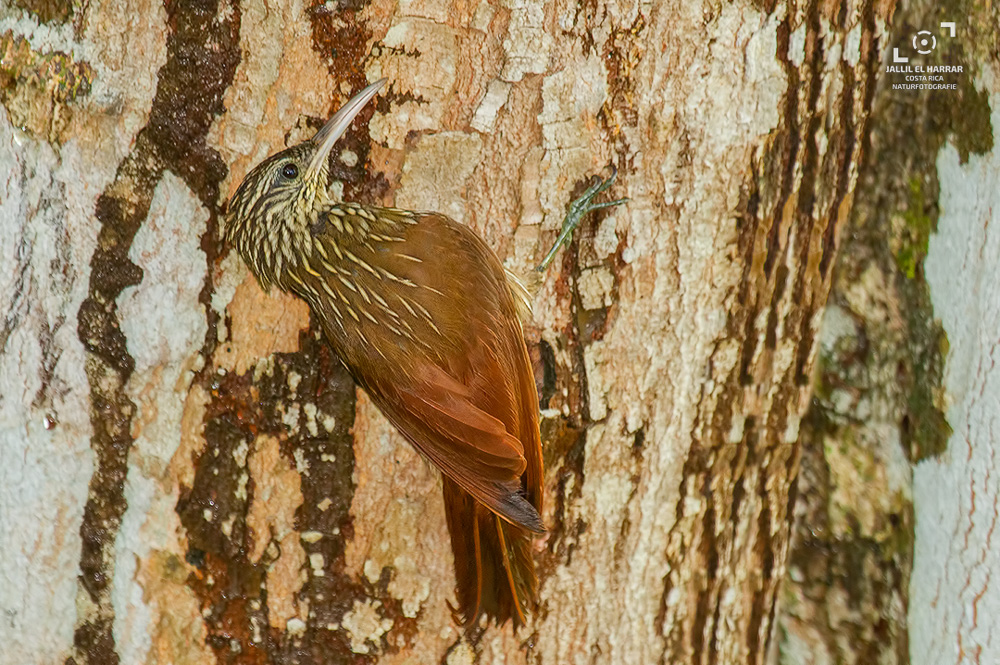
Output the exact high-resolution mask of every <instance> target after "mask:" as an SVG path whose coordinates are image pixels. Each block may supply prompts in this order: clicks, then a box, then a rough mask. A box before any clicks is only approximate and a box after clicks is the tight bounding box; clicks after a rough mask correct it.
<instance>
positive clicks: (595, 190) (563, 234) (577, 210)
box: [535, 165, 628, 272]
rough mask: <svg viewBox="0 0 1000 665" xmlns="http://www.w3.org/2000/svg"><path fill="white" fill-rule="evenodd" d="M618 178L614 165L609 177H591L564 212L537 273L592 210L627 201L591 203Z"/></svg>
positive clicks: (545, 266)
mask: <svg viewBox="0 0 1000 665" xmlns="http://www.w3.org/2000/svg"><path fill="white" fill-rule="evenodd" d="M617 177H618V169H617V168H615V166H614V165H611V175H610V176H608V177H607V178H603V179H602V178H601V177H600V176H597V175H595V176H593V178H592V179H591V183H590V187H588V188H587V190H586V191H585V192H584V193H583V194H581V195H580V196H579V198H577V199H576V200H574V201H573V202H572V203H570V204H569V209H568V210H567V211H566V216H565V217H564V218H563V223H562V229H560V231H559V237H557V238H556V241H555V244H553V245H552V249H550V250H549V252H548V254H546V255H545V258H544V259H542V262H541V263H539V264H538V266H537V267H536V268H535V270H537V271H538V272H543V271H544V270H545V269H546V268H548V267H549V264H550V263H552V259H554V258H555V256H556V253H557V252H558V251H559V248H560V247H562V246H563V245H565V244H567V243H568V242H569V240H570V237H571V236H572V235H573V231H575V230H576V227H578V226H580V222H582V221H583V218H584V217H586V216H587V214H588V213H590V212H593V211H594V210H600V209H601V208H611V207H613V206H617V205H621V204H622V203H625V202H626V201H628V198H621V199H615V200H614V201H605V202H604V203H593V200H594V197H596V196H597V195H598V194H600V193H601V192H604V191H605V190H607V189H608V188H609V187H611V185H613V184H614V182H615V179H616V178H617Z"/></svg>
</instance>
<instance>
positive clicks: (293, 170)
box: [281, 162, 299, 180]
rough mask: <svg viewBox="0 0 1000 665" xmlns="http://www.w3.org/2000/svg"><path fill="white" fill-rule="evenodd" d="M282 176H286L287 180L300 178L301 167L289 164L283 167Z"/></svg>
mask: <svg viewBox="0 0 1000 665" xmlns="http://www.w3.org/2000/svg"><path fill="white" fill-rule="evenodd" d="M281 175H282V176H284V177H285V179H286V180H295V179H296V178H298V177H299V167H297V166H296V165H295V164H292V163H291V162H289V163H288V164H285V165H284V166H282V167H281Z"/></svg>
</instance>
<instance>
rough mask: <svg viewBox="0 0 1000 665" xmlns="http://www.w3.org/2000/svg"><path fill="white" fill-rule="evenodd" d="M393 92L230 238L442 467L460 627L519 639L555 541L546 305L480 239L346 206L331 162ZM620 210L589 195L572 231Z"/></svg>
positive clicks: (267, 169) (423, 215)
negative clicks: (539, 547) (544, 435)
mask: <svg viewBox="0 0 1000 665" xmlns="http://www.w3.org/2000/svg"><path fill="white" fill-rule="evenodd" d="M385 82H386V79H381V80H379V81H375V82H374V83H372V84H370V85H368V86H367V87H365V88H364V89H363V90H361V91H360V92H358V93H357V94H356V95H354V96H353V97H352V98H351V99H350V100H349V101H348V102H347V103H346V104H345V105H344V106H343V107H342V108H341V109H340V110H339V111H337V113H335V114H334V115H333V116H332V117H331V118H330V120H329V121H328V122H327V123H326V124H325V125H324V126H323V127H322V128H321V129H320V130H319V131H318V132H317V133H316V134H315V135H314V136H313V137H312V138H310V139H308V140H306V141H304V142H302V143H299V144H297V145H294V146H291V147H289V148H286V149H284V150H282V151H280V152H278V153H276V154H274V155H272V156H271V157H268V158H267V159H265V160H264V161H263V162H261V163H260V164H259V165H257V166H256V167H254V168H253V169H252V170H251V171H250V172H249V173H248V174H247V175H246V177H245V178H244V179H243V181H242V182H241V184H240V185H239V187H238V188H237V189H236V191H235V193H234V194H233V196H232V197H231V198H230V200H229V202H228V204H227V207H226V214H225V216H224V231H223V236H224V240H225V241H226V242H227V243H228V244H229V245H230V246H231V247H233V248H235V250H236V251H237V253H238V254H239V255H240V257H241V258H242V259H243V261H244V262H245V263H246V265H247V266H248V268H249V269H250V271H251V272H252V273H253V275H254V276H255V278H256V279H257V281H258V282H259V283H260V286H261V287H262V288H263V289H264V290H265V291H267V290H268V289H270V288H271V287H276V288H278V289H280V290H282V291H285V292H289V293H292V294H294V295H296V296H298V297H300V298H302V299H303V300H304V301H305V302H306V303H307V304H308V305H309V308H310V310H311V312H312V314H313V316H314V318H315V319H316V320H317V321H318V322H319V324H320V327H321V328H322V332H323V336H324V337H325V339H326V341H327V343H328V344H329V345H330V347H331V348H332V349H333V351H334V352H335V353H336V355H337V356H338V357H339V358H340V360H341V361H342V363H343V364H344V366H345V367H346V368H347V370H348V372H349V373H350V374H351V376H352V377H353V378H354V380H355V381H356V382H357V384H358V385H360V386H361V387H362V388H363V389H364V391H365V392H366V393H367V394H368V395H369V397H370V398H371V400H372V402H374V404H375V405H376V406H377V407H378V409H379V410H380V411H381V412H382V414H383V415H384V416H385V417H386V418H387V419H388V421H389V422H390V423H392V425H393V426H395V428H396V429H397V430H398V431H399V432H400V433H401V434H402V435H403V437H404V438H405V439H406V440H407V441H408V442H409V443H410V444H412V445H413V447H414V448H416V449H417V450H418V451H419V452H420V453H421V454H422V455H423V456H424V457H425V458H426V459H428V460H429V461H430V462H431V463H432V464H433V465H434V466H435V467H437V468H438V469H439V470H440V471H441V473H442V491H443V497H444V505H445V517H446V522H447V526H448V530H449V533H450V538H451V546H452V552H453V555H454V567H455V577H456V595H457V600H458V608H457V610H456V612H457V615H458V617H457V618H458V619H459V620H460V621H462V622H464V623H465V624H466V625H467V626H470V627H471V626H476V625H478V624H479V622H480V618H481V617H482V616H485V617H486V618H487V621H495V622H496V624H497V625H503V624H505V623H506V622H507V621H508V620H510V621H511V622H512V623H513V624H514V628H515V629H517V628H518V627H519V626H521V625H523V624H524V623H525V622H526V616H527V615H528V614H529V613H530V612H532V611H533V610H534V608H535V606H536V604H537V594H538V581H537V576H536V573H535V565H534V557H533V552H532V550H533V539H534V538H535V537H537V536H539V535H541V534H543V533H544V532H545V525H544V523H543V520H542V517H541V515H542V512H543V493H544V492H543V485H544V470H543V463H542V447H541V437H540V434H539V424H538V422H539V411H538V408H539V407H538V396H537V392H536V387H535V379H534V372H533V370H532V366H531V362H530V359H529V354H528V350H527V346H526V344H525V339H524V329H523V324H522V319H523V317H525V316H526V315H527V314H526V312H530V296H529V295H528V293H527V291H526V289H525V288H524V287H523V286H522V285H521V282H520V281H519V280H518V279H517V278H516V277H515V276H514V275H512V274H511V273H510V272H508V271H507V270H506V269H505V268H504V266H503V264H502V263H501V261H500V259H499V258H498V257H497V255H496V254H495V253H494V252H493V251H492V249H490V247H489V246H488V245H487V244H486V242H485V241H483V239H482V238H480V237H479V236H478V235H477V234H476V233H475V232H474V231H472V230H471V229H470V228H469V227H467V226H464V225H462V224H460V223H458V222H456V221H454V220H452V219H450V218H449V217H447V216H445V215H442V214H439V213H434V212H416V211H410V210H403V209H399V208H391V207H378V206H370V205H362V204H359V203H354V202H347V201H341V200H337V199H336V198H335V197H334V196H333V195H332V194H331V191H330V189H329V179H330V172H329V154H330V152H331V150H332V148H333V146H334V144H335V143H336V142H337V140H338V139H339V138H340V137H341V136H342V135H343V134H344V132H346V130H347V129H348V127H349V126H350V125H351V122H352V121H353V120H354V118H355V117H356V116H357V114H358V113H359V112H360V111H361V110H362V109H363V108H364V107H365V105H366V104H367V103H368V102H369V101H371V99H372V98H373V97H374V96H375V94H376V93H377V92H378V91H379V90H380V89H381V88H382V86H383V85H384V84H385ZM613 177H614V176H612V179H611V180H613ZM608 184H609V183H607V181H604V182H602V183H600V184H595V185H593V186H592V187H591V188H589V189H588V190H587V193H586V194H590V195H591V196H590V198H592V197H593V195H596V193H599V191H603V189H601V187H603V188H605V189H606V187H607V186H608ZM612 204H617V202H614V203H612ZM606 205H611V204H596V205H594V204H590V199H589V198H588V199H586V203H585V204H583V205H580V206H577V209H576V213H575V214H576V217H574V219H569V217H570V216H568V220H569V221H568V225H569V226H572V225H573V223H579V219H578V218H580V217H582V215H583V214H586V212H589V210H592V209H595V208H597V207H605V206H606ZM571 216H572V215H571ZM568 225H567V223H564V226H563V233H562V234H560V240H559V241H558V242H557V244H556V246H555V247H554V248H553V250H552V251H551V252H550V253H549V256H547V257H546V263H547V262H548V261H550V260H551V256H552V255H553V254H554V252H555V250H556V249H558V246H559V245H560V243H562V242H565V238H566V237H567V236H568V233H567V232H566V230H567V228H568ZM539 269H543V266H541V265H540V266H539Z"/></svg>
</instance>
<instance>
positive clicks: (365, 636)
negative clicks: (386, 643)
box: [340, 600, 393, 653]
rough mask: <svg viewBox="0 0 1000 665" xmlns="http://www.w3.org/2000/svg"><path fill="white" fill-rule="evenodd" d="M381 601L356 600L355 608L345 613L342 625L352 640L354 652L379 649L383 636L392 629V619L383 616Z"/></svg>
mask: <svg viewBox="0 0 1000 665" xmlns="http://www.w3.org/2000/svg"><path fill="white" fill-rule="evenodd" d="M381 606H382V604H381V603H380V602H379V601H377V600H376V601H365V602H362V601H360V600H355V601H354V608H353V609H351V610H349V611H348V612H347V613H345V614H344V618H343V619H342V620H341V622H340V623H341V625H342V626H343V628H344V630H345V631H347V635H348V637H349V638H350V640H351V651H353V652H354V653H373V652H376V651H378V650H379V646H378V645H379V644H380V643H381V641H382V636H383V635H385V634H386V633H387V632H389V631H390V630H392V623H393V621H392V619H389V618H382V616H381V614H380V613H379V608H380V607H381Z"/></svg>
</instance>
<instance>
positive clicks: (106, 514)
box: [69, 2, 239, 664]
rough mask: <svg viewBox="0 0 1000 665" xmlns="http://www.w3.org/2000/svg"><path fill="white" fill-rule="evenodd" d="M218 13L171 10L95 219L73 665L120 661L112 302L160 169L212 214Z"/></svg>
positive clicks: (225, 27) (119, 365) (121, 399)
mask: <svg viewBox="0 0 1000 665" xmlns="http://www.w3.org/2000/svg"><path fill="white" fill-rule="evenodd" d="M216 9H217V7H216V5H215V3H214V2H208V3H204V2H193V3H184V2H176V3H171V4H170V5H169V6H168V17H169V22H168V25H169V28H170V30H171V33H170V35H169V36H168V39H167V62H166V64H165V65H164V67H163V68H162V69H161V70H160V73H159V82H158V85H157V91H156V96H155V98H154V100H153V104H152V108H151V111H150V119H149V122H148V123H147V124H146V126H145V127H144V128H143V129H142V130H141V131H140V132H139V135H138V136H137V138H136V145H135V148H134V150H133V151H132V153H131V154H130V155H129V156H128V157H126V159H125V160H124V161H123V162H122V164H121V165H120V166H119V168H118V171H117V173H116V175H115V180H114V182H113V183H112V184H111V185H110V186H109V187H108V188H107V189H106V190H105V192H104V193H103V194H102V195H101V196H100V198H99V199H98V203H97V208H96V211H95V214H96V216H97V219H98V221H99V222H100V224H101V229H100V232H99V236H98V250H97V251H95V253H94V256H93V257H92V259H91V277H90V287H89V293H88V297H87V298H86V300H84V302H83V304H82V305H81V307H80V311H79V314H78V317H79V328H78V335H79V338H80V341H81V342H82V343H83V344H84V346H85V348H86V349H87V351H88V354H89V358H88V360H87V363H86V371H87V379H88V381H89V383H90V391H91V403H92V408H91V423H92V426H93V430H94V434H93V436H92V438H91V447H92V449H93V450H94V454H95V457H96V467H97V469H96V472H95V473H94V475H93V476H92V477H91V481H90V493H89V498H88V500H87V504H86V506H85V507H84V517H83V523H82V525H81V527H80V535H81V539H82V541H83V543H82V547H81V553H80V580H81V583H82V584H83V586H84V588H85V589H86V590H87V592H88V594H89V596H90V600H91V602H93V603H94V604H95V605H96V606H97V611H96V612H95V613H94V618H91V619H88V620H87V621H85V622H84V623H83V624H82V625H80V626H79V627H78V628H77V631H76V635H75V639H74V644H75V647H76V648H75V653H74V655H73V656H72V657H71V658H70V659H69V661H70V662H73V663H102V664H104V663H117V662H118V656H117V654H116V653H115V647H114V637H113V635H112V630H111V625H112V622H113V610H112V608H111V604H110V598H109V595H108V592H109V585H110V583H111V578H112V574H113V570H114V563H115V562H114V560H113V556H112V554H111V550H112V546H113V543H114V540H115V538H116V536H117V532H118V528H119V525H120V524H121V518H122V515H123V514H124V512H125V508H126V502H125V498H124V483H125V477H126V475H127V471H128V454H129V451H130V449H131V447H132V442H133V440H132V436H131V433H130V429H131V421H132V416H133V414H134V411H135V405H134V404H133V403H132V401H131V400H130V399H129V398H128V396H127V394H126V384H127V383H128V380H129V377H130V376H131V374H132V371H133V369H134V367H135V362H134V360H133V358H132V357H131V356H130V355H129V353H128V350H127V346H126V340H125V337H124V335H123V334H122V332H121V329H120V326H119V320H118V316H117V305H116V300H117V298H118V297H119V295H121V293H122V292H123V291H124V290H125V289H126V288H128V287H130V286H134V285H136V284H138V283H139V282H140V281H141V280H142V270H141V269H140V268H139V267H138V266H136V265H135V264H133V263H132V262H131V261H130V260H129V259H128V253H129V248H130V247H131V244H132V241H133V239H134V237H135V234H136V232H137V231H138V230H139V226H140V225H141V224H142V222H143V220H144V219H145V218H146V215H147V214H148V212H149V205H150V202H151V200H152V197H153V190H154V188H155V186H156V184H157V182H158V181H159V179H160V177H161V176H162V173H163V170H164V169H167V168H170V169H172V170H173V171H174V172H176V173H177V174H178V175H180V176H181V177H182V178H184V179H185V181H186V182H187V183H188V184H189V186H191V188H192V189H193V190H194V191H195V193H196V194H197V195H198V196H199V198H200V199H201V200H202V201H203V202H205V203H206V205H208V207H209V209H210V210H211V209H213V206H214V201H215V200H217V198H218V182H219V181H220V180H221V178H222V176H223V175H224V173H225V167H224V165H222V163H221V160H220V159H219V157H218V155H217V154H216V153H214V151H212V150H211V149H209V148H208V147H207V146H206V145H205V135H206V134H207V132H208V128H209V126H210V125H211V122H212V119H213V118H214V116H215V115H216V114H218V113H220V112H221V111H222V107H221V95H222V92H223V91H224V90H225V88H226V87H227V86H228V85H229V82H230V81H231V80H232V75H233V72H234V69H235V63H236V54H235V52H234V48H235V40H234V38H235V37H236V35H237V34H238V30H239V27H238V24H233V23H215V22H214V19H215V17H216V14H217V11H216ZM151 334H152V331H151Z"/></svg>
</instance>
